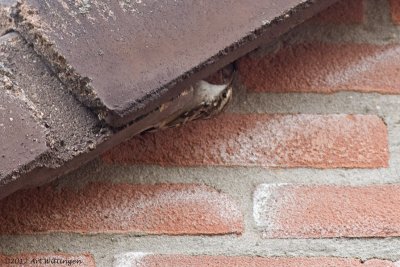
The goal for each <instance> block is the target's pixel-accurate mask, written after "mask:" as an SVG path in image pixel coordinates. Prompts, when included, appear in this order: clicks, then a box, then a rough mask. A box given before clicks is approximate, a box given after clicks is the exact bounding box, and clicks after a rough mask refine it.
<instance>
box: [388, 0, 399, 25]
mask: <svg viewBox="0 0 400 267" xmlns="http://www.w3.org/2000/svg"><path fill="white" fill-rule="evenodd" d="M389 1H390V8H391V13H392V19H393V22H394V23H396V24H400V1H399V0H389Z"/></svg>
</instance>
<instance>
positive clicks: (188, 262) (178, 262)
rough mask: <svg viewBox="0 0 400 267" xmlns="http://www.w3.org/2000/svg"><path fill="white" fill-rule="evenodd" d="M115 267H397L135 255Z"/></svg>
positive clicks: (325, 260) (330, 259)
mask: <svg viewBox="0 0 400 267" xmlns="http://www.w3.org/2000/svg"><path fill="white" fill-rule="evenodd" d="M114 266H115V267H129V266H132V267H135V266H141V267H152V266H154V267H155V266H163V267H169V266H171V267H181V266H182V267H186V266H196V267H203V266H204V267H220V266H226V267H229V266H242V267H250V266H251V267H257V266H260V267H261V266H263V267H264V266H285V267H300V266H307V267H321V266H324V267H329V266H331V267H395V264H394V263H393V262H391V261H385V260H376V259H373V260H368V261H366V262H364V263H362V262H361V261H360V260H358V259H346V258H333V257H320V258H262V257H226V256H186V255H156V254H154V255H153V254H142V253H131V254H125V255H121V256H120V258H118V257H117V258H116V260H115V262H114Z"/></svg>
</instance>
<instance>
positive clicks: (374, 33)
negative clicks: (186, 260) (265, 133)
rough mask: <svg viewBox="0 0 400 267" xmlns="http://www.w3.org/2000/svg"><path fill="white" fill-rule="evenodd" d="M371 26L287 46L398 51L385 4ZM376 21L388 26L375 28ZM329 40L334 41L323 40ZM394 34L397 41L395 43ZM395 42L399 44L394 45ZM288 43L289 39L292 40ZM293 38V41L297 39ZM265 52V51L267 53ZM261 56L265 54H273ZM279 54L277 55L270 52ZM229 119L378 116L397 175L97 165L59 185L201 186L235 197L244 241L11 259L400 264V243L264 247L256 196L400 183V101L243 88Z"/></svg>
mask: <svg viewBox="0 0 400 267" xmlns="http://www.w3.org/2000/svg"><path fill="white" fill-rule="evenodd" d="M366 8H367V19H368V24H367V26H342V27H339V30H338V28H337V27H336V28H335V27H333V26H327V27H315V26H311V25H309V24H305V25H303V26H301V27H299V28H298V29H297V30H296V31H294V32H291V33H290V34H289V35H287V36H286V37H284V38H283V39H282V41H285V42H286V41H290V42H299V41H304V40H309V39H308V38H311V39H313V40H320V41H325V42H350V41H356V42H366V41H368V42H370V43H378V44H381V43H392V42H394V43H397V42H399V40H400V39H399V37H398V36H399V35H398V34H399V29H398V28H396V27H393V26H392V25H391V23H390V19H389V15H388V6H387V4H386V2H384V1H372V0H369V1H367V5H366ZM374 21H379V23H382V24H381V26H379V24H378V23H375V24H374ZM322 33H327V34H324V35H323V34H322ZM393 34H394V35H393ZM390 36H394V37H393V38H386V37H390ZM285 38H286V39H285ZM290 38H293V39H290ZM263 49H265V48H263ZM263 49H260V50H259V51H258V53H260V51H264V52H265V51H266V50H263ZM268 49H271V48H268ZM236 88H237V89H236V91H235V92H236V94H235V99H234V101H233V104H232V106H231V107H230V108H229V109H228V112H234V113H254V112H255V113H312V114H332V113H345V114H376V115H378V116H380V117H381V118H382V119H383V120H384V121H385V122H386V123H387V125H388V130H389V142H390V154H391V156H390V167H389V168H387V169H331V170H316V169H307V168H300V169H299V168H295V169H267V168H244V167H241V168H237V167H199V168H175V167H174V168H163V167H160V166H143V165H140V166H107V165H104V164H102V163H101V162H100V161H94V162H92V163H89V164H88V165H87V166H85V167H83V168H80V169H79V170H77V171H75V172H74V173H71V174H70V175H67V176H65V177H63V178H62V179H59V180H57V181H55V182H54V183H53V185H54V186H56V187H72V188H77V189H78V188H80V187H82V186H84V185H85V184H86V183H88V182H93V181H111V182H115V183H119V182H126V183H150V184H151V183H161V182H175V183H201V184H207V185H210V186H212V187H215V188H217V189H220V190H222V191H223V192H225V193H227V194H229V195H230V196H232V198H233V199H234V200H235V201H237V203H239V204H240V205H241V210H242V212H243V214H244V219H245V232H244V234H243V235H242V236H232V235H230V236H214V237H213V236H141V237H138V236H135V235H133V234H131V235H129V234H126V235H120V234H97V235H79V234H63V233H57V234H40V235H21V236H5V235H3V236H0V251H2V252H4V253H18V252H29V251H31V252H37V251H43V252H46V251H62V252H70V253H81V252H82V251H88V252H90V253H92V254H93V255H94V256H95V259H96V263H97V265H98V266H111V263H112V259H113V256H114V255H116V254H120V253H124V252H129V251H141V252H154V253H187V254H209V255H249V256H290V257H291V256H293V257H294V256H310V257H312V256H336V257H350V258H361V259H362V260H366V259H370V258H382V259H389V260H392V261H397V260H399V259H400V238H341V239H335V238H329V239H262V238H261V232H260V231H259V229H257V227H256V226H255V224H254V220H253V215H252V193H253V191H254V189H255V187H256V186H257V185H259V184H260V183H281V182H286V183H299V184H341V185H355V186H357V185H368V184H391V183H400V167H399V166H400V112H399V110H400V96H398V95H380V94H362V93H353V92H342V93H335V94H330V95H320V94H296V93H293V94H251V93H246V92H245V90H244V89H243V88H242V87H241V86H238V87H236Z"/></svg>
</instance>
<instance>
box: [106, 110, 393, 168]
mask: <svg viewBox="0 0 400 267" xmlns="http://www.w3.org/2000/svg"><path fill="white" fill-rule="evenodd" d="M388 157H389V156H388V140H387V129H386V125H385V124H384V122H383V121H382V120H381V119H380V118H378V117H376V116H370V115H261V114H252V115H237V114H225V115H223V116H219V117H218V118H215V119H213V120H207V121H197V122H193V123H190V124H188V125H186V126H184V127H181V128H177V129H171V130H166V131H162V132H157V133H154V134H145V135H143V136H140V137H136V138H133V139H132V140H130V141H128V142H126V143H123V144H121V145H119V146H117V147H116V148H114V149H112V150H111V151H110V152H108V153H106V154H105V155H103V157H102V158H103V160H104V161H105V162H107V163H109V164H112V163H113V164H159V165H163V166H262V167H312V168H379V167H387V165H388Z"/></svg>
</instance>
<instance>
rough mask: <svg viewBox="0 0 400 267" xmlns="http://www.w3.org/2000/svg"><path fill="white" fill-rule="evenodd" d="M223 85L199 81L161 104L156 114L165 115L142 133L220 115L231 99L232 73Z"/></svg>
mask: <svg viewBox="0 0 400 267" xmlns="http://www.w3.org/2000/svg"><path fill="white" fill-rule="evenodd" d="M229 76H230V77H228V82H226V83H225V84H213V83H211V82H208V81H206V80H200V81H197V82H195V83H194V84H193V85H191V86H189V87H188V89H186V90H183V91H182V93H181V94H180V95H179V96H178V97H177V98H176V99H174V100H172V101H170V102H167V103H164V104H162V105H161V106H160V107H159V108H158V110H157V112H159V113H164V114H167V116H165V117H164V118H163V119H162V120H160V121H157V122H156V123H155V124H154V125H152V126H151V127H149V128H148V129H147V130H145V131H144V132H156V131H160V130H165V129H170V128H176V127H179V126H182V125H185V124H186V123H188V122H190V121H194V120H200V119H202V120H205V119H210V118H212V117H215V116H216V115H218V114H219V113H221V112H222V111H223V110H224V109H225V108H226V107H227V105H228V103H229V102H230V101H231V99H232V94H233V89H232V84H233V80H234V77H235V71H233V72H232V73H231V74H230V75H229Z"/></svg>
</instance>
